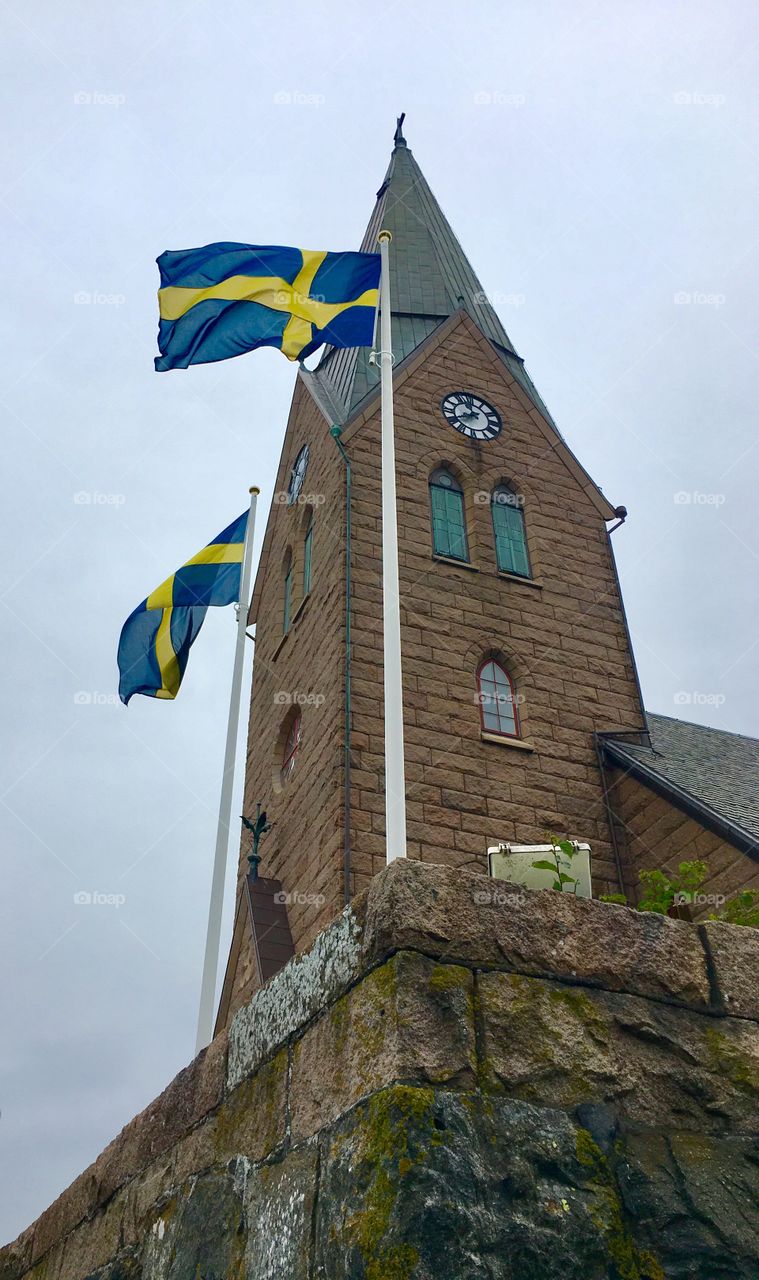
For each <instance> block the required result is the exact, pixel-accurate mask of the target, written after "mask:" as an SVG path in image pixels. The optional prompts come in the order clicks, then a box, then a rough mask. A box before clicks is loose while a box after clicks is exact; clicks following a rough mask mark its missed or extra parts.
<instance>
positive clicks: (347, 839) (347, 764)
mask: <svg viewBox="0 0 759 1280" xmlns="http://www.w3.org/2000/svg"><path fill="white" fill-rule="evenodd" d="M329 434H330V435H331V436H332V439H333V440H334V442H335V444H336V445H337V447H338V449H339V451H340V456H341V458H342V460H343V462H344V463H345V701H344V724H343V901H344V902H345V905H346V906H347V905H348V903H349V902H350V900H351V822H350V819H351V463H350V458H349V457H348V455H347V453H346V452H345V449H344V447H343V443H342V441H341V439H340V436H341V435H342V432H341V430H340V427H338V426H334V427H330V430H329Z"/></svg>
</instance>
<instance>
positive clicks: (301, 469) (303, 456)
mask: <svg viewBox="0 0 759 1280" xmlns="http://www.w3.org/2000/svg"><path fill="white" fill-rule="evenodd" d="M307 466H308V445H307V444H304V446H303V448H302V449H301V451H300V453H299V454H298V456H297V458H296V459H295V465H294V467H293V469H292V471H291V472H290V483H289V485H288V486H287V501H288V504H289V506H292V504H293V503H294V502H297V501H298V497H299V495H300V491H301V489H302V488H303V481H304V480H305V478H306V467H307Z"/></svg>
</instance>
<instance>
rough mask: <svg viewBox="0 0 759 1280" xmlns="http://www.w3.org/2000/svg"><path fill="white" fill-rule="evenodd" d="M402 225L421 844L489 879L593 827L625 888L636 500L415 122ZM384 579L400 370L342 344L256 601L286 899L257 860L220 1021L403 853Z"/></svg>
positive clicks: (268, 783) (255, 718) (412, 817)
mask: <svg viewBox="0 0 759 1280" xmlns="http://www.w3.org/2000/svg"><path fill="white" fill-rule="evenodd" d="M383 227H385V228H387V229H389V230H390V231H391V232H392V236H393V240H392V245H391V282H390V289H391V299H392V306H393V317H392V321H393V349H394V354H395V380H394V387H395V426H396V455H397V483H398V523H399V546H400V577H401V608H402V646H403V685H404V727H405V751H406V778H407V818H408V856H409V857H411V858H417V859H421V860H422V861H426V862H435V863H442V864H444V865H448V866H452V867H457V868H458V867H466V868H468V869H470V870H476V871H480V872H487V849H488V846H489V845H492V844H493V843H497V842H498V841H499V840H510V841H515V842H518V843H528V842H539V841H540V840H542V839H543V838H544V836H545V833H546V832H547V831H552V832H556V833H559V834H561V835H565V834H566V835H568V836H569V837H571V838H573V839H578V840H583V841H588V842H589V843H590V845H591V849H592V856H593V874H594V888H595V890H596V891H597V892H604V891H608V892H614V891H617V890H619V889H620V887H621V876H620V869H619V866H618V857H617V859H616V860H615V854H614V841H613V838H612V833H611V831H610V827H609V818H608V816H607V815H608V806H607V804H606V801H605V790H604V782H603V777H602V773H601V770H600V767H599V757H598V752H597V748H596V738H595V735H596V733H598V732H603V733H609V734H615V735H619V734H622V735H632V741H642V742H645V741H646V739H645V736H641V735H645V731H646V720H645V713H644V710H643V706H642V703H641V696H640V689H639V686H638V681H637V677H636V671H635V663H634V659H633V654H632V650H631V646H630V637H629V633H628V630H627V626H626V622H625V615H624V609H623V605H622V598H621V594H620V587H619V582H618V579H617V574H616V570H615V566H614V556H613V552H612V549H611V544H610V540H609V523H610V522H611V521H616V520H617V519H618V512H617V511H616V510H615V508H614V506H613V505H612V504H611V503H610V502H609V501H608V499H607V498H606V497H605V496H604V495H603V493H602V492H601V490H600V489H599V488H598V487H597V486H596V484H595V483H594V482H593V480H592V479H591V478H590V476H589V475H588V474H587V473H586V472H585V471H584V469H583V467H582V465H581V464H580V463H579V462H578V460H577V459H576V458H575V456H574V455H573V454H572V452H571V450H570V449H569V447H568V445H567V444H566V443H565V441H564V440H563V438H562V436H561V434H560V432H559V430H558V428H557V427H556V425H555V424H554V422H553V420H552V418H551V416H550V414H549V412H548V410H547V408H546V406H545V405H544V404H543V402H542V400H541V398H540V396H539V394H538V392H537V391H536V389H535V387H534V386H533V383H532V381H531V379H530V377H529V375H528V374H527V371H526V369H525V367H524V363H523V361H522V359H521V358H520V356H519V355H517V353H516V351H515V350H514V346H513V344H512V342H511V340H510V339H509V337H508V335H507V334H506V332H505V330H504V329H503V326H502V325H501V322H500V320H499V319H498V317H497V315H496V313H495V311H494V310H493V308H492V306H491V305H490V303H489V302H488V300H487V295H486V292H485V290H484V289H483V287H482V285H481V283H480V281H479V280H478V279H477V277H476V276H475V274H474V271H473V270H472V267H471V266H470V264H469V262H468V260H467V258H466V257H465V255H464V252H463V250H462V248H461V246H460V245H459V243H458V241H457V239H456V237H455V236H454V234H453V232H452V230H451V228H450V226H449V224H448V222H447V221H446V219H445V216H444V214H443V213H442V211H441V209H440V207H439V205H438V203H437V201H436V200H435V197H434V196H433V194H432V192H431V191H430V188H429V187H428V185H427V183H426V181H425V179H424V176H423V174H422V172H421V170H420V169H419V166H418V165H417V163H416V161H415V159H414V157H413V155H412V153H411V151H410V150H409V148H408V147H407V145H406V142H405V140H404V138H403V136H402V134H401V132H400V129H399V130H398V133H397V134H396V139H395V147H394V150H393V153H392V158H391V161H390V167H389V169H388V171H387V175H386V177H385V180H384V182H383V183H382V186H381V187H380V190H379V192H378V194H377V201H376V205H375V209H374V212H373V214H372V217H371V220H370V223H369V226H368V228H367V231H366V235H365V236H364V240H363V243H362V246H361V247H362V249H365V250H372V249H374V248H375V247H376V240H377V233H378V232H379V230H380V229H381V228H383ZM337 428H339V430H337ZM622 514H624V513H622ZM381 580H382V565H381V521H380V403H379V382H378V369H377V367H376V366H374V365H372V364H371V363H370V360H369V352H368V350H366V349H359V350H356V349H353V350H332V351H329V350H328V351H327V352H326V354H325V355H324V356H323V358H322V360H321V362H320V364H319V366H318V368H317V369H316V371H315V372H313V373H309V372H307V371H306V370H305V369H303V368H301V371H300V373H299V375H298V380H297V385H296V388H295V394H294V396H293V402H292V408H291V411H290V417H289V421H288V424H287V430H286V433H285V439H284V445H283V449H282V456H281V460H280V464H279V471H278V475H277V481H276V490H275V499H274V503H273V505H272V509H271V513H270V516H269V522H268V526H267V529H266V535H265V539H264V544H263V552H262V556H261V563H260V567H259V570H258V577H257V580H256V584H255V591H254V598H253V604H252V611H251V623H255V626H256V641H255V666H254V678H253V694H252V703H251V713H250V727H249V736H248V751H247V775H246V783H245V802H244V803H245V812H246V815H247V816H248V817H253V816H254V815H255V812H256V805H257V804H260V805H261V806H262V809H263V810H265V812H266V814H267V817H268V819H269V820H270V821H272V822H273V824H274V825H273V827H272V830H271V832H270V833H269V834H267V835H266V836H265V837H264V839H263V840H262V843H261V846H260V853H261V855H262V862H261V875H262V877H263V878H264V885H267V884H268V886H269V888H270V890H272V891H273V890H280V894H279V896H280V897H282V896H283V895H284V896H285V897H286V902H285V904H281V903H280V904H279V906H280V910H277V909H276V908H277V904H275V903H273V902H272V901H271V900H266V898H265V897H264V899H261V897H260V895H259V898H258V902H257V906H256V901H255V900H254V899H252V898H251V896H250V895H249V894H248V893H247V892H246V878H245V873H246V872H247V870H248V864H247V861H246V858H245V856H244V855H243V857H242V858H241V867H240V879H239V885H238V907H237V914H236V924H235V936H234V940H233V944H232V951H231V955H230V961H229V965H228V968H227V974H226V980H225V985H224V992H223V995H222V1001H221V1010H220V1021H219V1025H224V1024H225V1023H226V1021H227V1020H228V1018H229V1017H230V1016H231V1014H232V1013H234V1011H235V1009H236V1008H237V1007H239V1005H240V1004H241V1003H243V1002H244V1001H245V1000H247V999H248V998H249V997H250V995H251V994H252V993H253V991H254V990H255V989H256V988H257V986H259V985H260V983H261V981H262V978H263V979H265V978H266V977H267V976H269V975H270V973H271V972H273V971H275V970H276V969H277V968H278V967H279V965H280V964H281V963H282V962H283V961H284V960H285V959H286V958H287V956H288V955H289V954H290V953H291V951H290V946H291V942H292V945H294V947H295V950H296V951H300V950H301V949H302V948H303V947H304V946H306V945H308V944H309V943H310V942H311V941H312V940H313V938H314V937H315V935H316V933H317V932H318V931H319V930H320V929H321V928H322V927H323V926H324V924H325V923H326V922H327V921H328V920H329V919H330V918H331V917H332V916H334V914H335V913H336V912H337V911H339V910H340V908H341V907H342V906H343V904H344V903H345V902H346V901H348V900H350V898H351V897H352V896H353V895H354V894H355V893H356V892H357V891H359V890H360V889H362V888H364V887H365V886H366V885H367V884H368V883H369V881H370V879H371V877H372V876H374V875H375V874H376V873H377V872H378V871H379V870H380V869H381V868H382V867H383V866H384V861H385V842H384V806H385V798H384V792H383V775H384V761H383V750H384V741H383V721H382V702H383V688H382V629H381V626H382V624H381V618H382V598H381ZM348 631H349V635H350V644H349V646H348V645H347V644H346V634H347V632H348ZM499 695H500V696H499ZM512 696H513V701H511V700H510V699H511V698H512ZM248 850H249V842H246V845H245V850H244V853H247V852H248ZM283 906H286V910H284V909H282V908H283ZM251 915H252V916H253V919H252V920H251ZM288 926H289V937H288ZM263 935H266V938H267V944H266V946H264V949H263V950H264V954H259V948H258V939H259V938H260V937H262V936H263ZM267 948H268V952H267Z"/></svg>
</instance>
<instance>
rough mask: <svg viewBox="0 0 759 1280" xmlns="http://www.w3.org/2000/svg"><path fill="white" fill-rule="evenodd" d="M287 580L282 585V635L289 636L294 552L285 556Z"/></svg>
mask: <svg viewBox="0 0 759 1280" xmlns="http://www.w3.org/2000/svg"><path fill="white" fill-rule="evenodd" d="M284 572H285V578H284V582H283V584H282V587H283V601H282V634H283V635H284V636H286V635H287V633H288V631H289V630H290V618H291V615H292V598H293V557H292V552H290V551H288V553H287V555H286V556H285V569H284Z"/></svg>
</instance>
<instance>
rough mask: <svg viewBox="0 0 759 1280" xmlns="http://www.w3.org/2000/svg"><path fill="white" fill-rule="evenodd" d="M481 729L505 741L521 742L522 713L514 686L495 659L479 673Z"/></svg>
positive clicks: (483, 666)
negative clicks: (518, 707)
mask: <svg viewBox="0 0 759 1280" xmlns="http://www.w3.org/2000/svg"><path fill="white" fill-rule="evenodd" d="M477 694H478V699H479V703H480V717H481V722H482V728H483V730H484V732H486V733H498V734H500V735H501V737H504V738H518V737H519V736H520V729H519V712H518V710H517V695H516V690H515V688H514V682H513V680H512V679H511V676H510V675H509V673H508V671H505V670H504V668H503V667H502V666H501V664H500V663H499V662H496V660H495V658H486V659H485V661H484V662H483V663H481V664H480V667H479V670H478V672H477Z"/></svg>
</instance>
